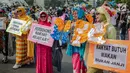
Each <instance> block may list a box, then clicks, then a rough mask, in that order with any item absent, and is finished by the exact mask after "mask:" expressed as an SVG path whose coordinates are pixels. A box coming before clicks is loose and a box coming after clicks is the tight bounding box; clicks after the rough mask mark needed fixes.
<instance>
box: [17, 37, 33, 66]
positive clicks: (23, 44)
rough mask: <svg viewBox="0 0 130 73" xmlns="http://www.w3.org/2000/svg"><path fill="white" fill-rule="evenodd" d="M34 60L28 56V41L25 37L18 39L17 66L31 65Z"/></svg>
mask: <svg viewBox="0 0 130 73" xmlns="http://www.w3.org/2000/svg"><path fill="white" fill-rule="evenodd" d="M32 60H33V58H31V57H28V56H27V40H26V39H24V38H23V37H17V38H16V64H22V65H23V64H27V63H30V62H31V61H32Z"/></svg>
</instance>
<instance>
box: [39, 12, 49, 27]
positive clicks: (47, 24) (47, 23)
mask: <svg viewBox="0 0 130 73" xmlns="http://www.w3.org/2000/svg"><path fill="white" fill-rule="evenodd" d="M43 14H44V15H45V17H46V20H45V21H43V20H41V16H42V15H43ZM38 23H39V24H41V25H45V26H51V24H50V23H49V22H48V15H47V13H45V12H43V11H42V12H41V13H40V17H39V19H38Z"/></svg>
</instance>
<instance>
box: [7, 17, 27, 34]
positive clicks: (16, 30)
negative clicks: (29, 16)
mask: <svg viewBox="0 0 130 73" xmlns="http://www.w3.org/2000/svg"><path fill="white" fill-rule="evenodd" d="M25 24H26V21H23V20H19V19H12V20H11V22H10V24H9V26H8V28H7V30H6V31H7V32H9V33H12V34H15V35H19V36H21V35H22V32H21V28H22V27H23V26H24V25H25Z"/></svg>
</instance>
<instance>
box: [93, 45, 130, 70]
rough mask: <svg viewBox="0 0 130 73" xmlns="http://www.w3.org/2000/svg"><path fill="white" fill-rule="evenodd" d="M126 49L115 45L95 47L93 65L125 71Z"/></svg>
mask: <svg viewBox="0 0 130 73" xmlns="http://www.w3.org/2000/svg"><path fill="white" fill-rule="evenodd" d="M127 49H128V47H127V46H124V45H117V44H105V45H97V46H95V51H94V64H100V65H103V66H108V67H113V68H118V69H122V70H125V69H126V64H127V63H126V61H127Z"/></svg>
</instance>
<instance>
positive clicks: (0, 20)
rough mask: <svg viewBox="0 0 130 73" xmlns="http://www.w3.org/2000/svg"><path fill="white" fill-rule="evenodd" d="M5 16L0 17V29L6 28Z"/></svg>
mask: <svg viewBox="0 0 130 73" xmlns="http://www.w3.org/2000/svg"><path fill="white" fill-rule="evenodd" d="M5 20H6V17H1V18H0V30H6V23H5Z"/></svg>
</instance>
